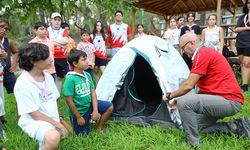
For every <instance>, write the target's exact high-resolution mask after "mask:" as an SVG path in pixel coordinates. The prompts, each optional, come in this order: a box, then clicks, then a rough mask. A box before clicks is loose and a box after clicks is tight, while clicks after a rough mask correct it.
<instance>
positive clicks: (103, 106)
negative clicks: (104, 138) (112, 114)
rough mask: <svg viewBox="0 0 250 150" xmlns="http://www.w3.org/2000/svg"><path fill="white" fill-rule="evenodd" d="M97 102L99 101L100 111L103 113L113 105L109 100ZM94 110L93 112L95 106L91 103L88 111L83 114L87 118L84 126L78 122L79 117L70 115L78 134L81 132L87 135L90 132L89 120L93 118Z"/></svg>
mask: <svg viewBox="0 0 250 150" xmlns="http://www.w3.org/2000/svg"><path fill="white" fill-rule="evenodd" d="M97 102H98V112H99V113H100V114H101V115H102V114H104V113H105V112H106V111H107V109H108V108H109V107H110V106H112V103H111V102H108V101H101V100H98V101H97ZM92 112H93V106H92V104H91V105H90V107H89V109H88V111H87V112H86V113H85V114H84V115H83V116H82V117H83V118H84V119H85V124H84V125H83V126H79V125H78V124H77V119H76V118H75V117H70V122H71V124H72V126H73V129H74V132H75V133H76V135H79V134H82V135H86V134H88V133H89V132H90V128H89V121H90V119H91V113H92Z"/></svg>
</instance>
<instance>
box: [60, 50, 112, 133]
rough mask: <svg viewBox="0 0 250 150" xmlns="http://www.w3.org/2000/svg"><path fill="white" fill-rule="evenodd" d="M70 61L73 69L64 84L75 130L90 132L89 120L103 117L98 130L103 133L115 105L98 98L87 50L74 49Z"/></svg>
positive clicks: (64, 92)
mask: <svg viewBox="0 0 250 150" xmlns="http://www.w3.org/2000/svg"><path fill="white" fill-rule="evenodd" d="M67 59H68V63H69V64H70V66H71V67H72V69H73V71H71V72H69V73H68V74H67V76H66V79H65V82H64V84H63V94H64V96H65V98H66V102H67V105H68V113H69V116H70V121H71V124H72V126H73V129H74V132H75V133H76V134H77V135H78V134H84V135H85V134H88V133H89V131H90V128H89V121H90V119H92V120H93V121H96V120H98V119H99V113H100V114H101V118H100V120H99V123H98V125H97V128H96V130H97V131H100V132H101V133H102V134H105V133H104V132H103V130H102V129H103V126H104V124H105V122H106V121H107V120H108V119H109V116H110V115H111V114H112V112H113V105H112V103H111V102H108V101H101V100H97V96H96V93H95V89H94V83H93V81H92V78H91V76H90V74H89V73H87V72H85V71H84V70H86V69H87V68H88V60H87V55H86V53H85V52H83V51H80V50H76V49H72V50H71V52H70V54H69V55H68V58H67Z"/></svg>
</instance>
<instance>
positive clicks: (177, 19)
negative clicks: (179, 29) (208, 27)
mask: <svg viewBox="0 0 250 150" xmlns="http://www.w3.org/2000/svg"><path fill="white" fill-rule="evenodd" d="M181 18H183V19H185V17H184V16H179V17H178V18H177V19H176V21H179V20H180V19H181Z"/></svg>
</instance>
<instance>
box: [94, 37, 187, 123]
mask: <svg viewBox="0 0 250 150" xmlns="http://www.w3.org/2000/svg"><path fill="white" fill-rule="evenodd" d="M188 75H189V69H188V67H187V65H186V64H185V62H184V61H183V59H182V57H181V55H180V54H179V52H177V50H176V49H175V48H174V47H173V46H172V45H171V44H169V43H168V42H166V41H165V40H163V39H161V38H159V37H156V36H142V37H138V38H135V39H133V40H132V41H130V42H129V43H127V44H126V45H125V46H124V47H123V48H121V49H120V50H119V51H118V53H117V54H116V55H115V56H114V57H113V58H112V59H111V61H110V62H109V64H108V65H107V67H106V70H105V71H104V73H103V75H102V76H101V78H100V80H99V82H98V84H97V88H96V93H97V98H98V100H107V101H111V102H112V103H113V105H114V112H113V115H112V118H113V119H122V120H126V121H128V122H130V123H134V124H139V125H143V126H151V125H154V124H156V123H159V124H161V125H162V126H166V127H172V126H174V125H175V124H176V121H174V118H173V116H171V114H173V112H175V111H170V109H169V107H168V106H169V105H168V103H163V102H162V94H166V92H171V91H173V90H175V89H177V88H178V87H179V86H180V85H181V84H182V83H183V82H184V81H185V80H186V79H187V77H188ZM175 113H177V117H178V111H177V112H175ZM174 123H175V124H174Z"/></svg>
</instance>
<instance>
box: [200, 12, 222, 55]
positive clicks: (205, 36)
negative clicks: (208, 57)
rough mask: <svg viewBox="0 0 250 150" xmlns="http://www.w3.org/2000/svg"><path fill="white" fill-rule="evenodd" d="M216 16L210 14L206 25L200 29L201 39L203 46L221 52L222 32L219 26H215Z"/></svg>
mask: <svg viewBox="0 0 250 150" xmlns="http://www.w3.org/2000/svg"><path fill="white" fill-rule="evenodd" d="M216 20H217V16H216V15H215V14H212V15H210V16H209V17H208V27H207V28H205V29H204V30H203V31H202V34H201V41H202V42H204V44H205V46H207V47H211V48H214V49H216V50H217V51H219V52H220V53H221V54H222V50H223V46H224V32H223V29H222V28H221V27H218V26H216Z"/></svg>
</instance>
